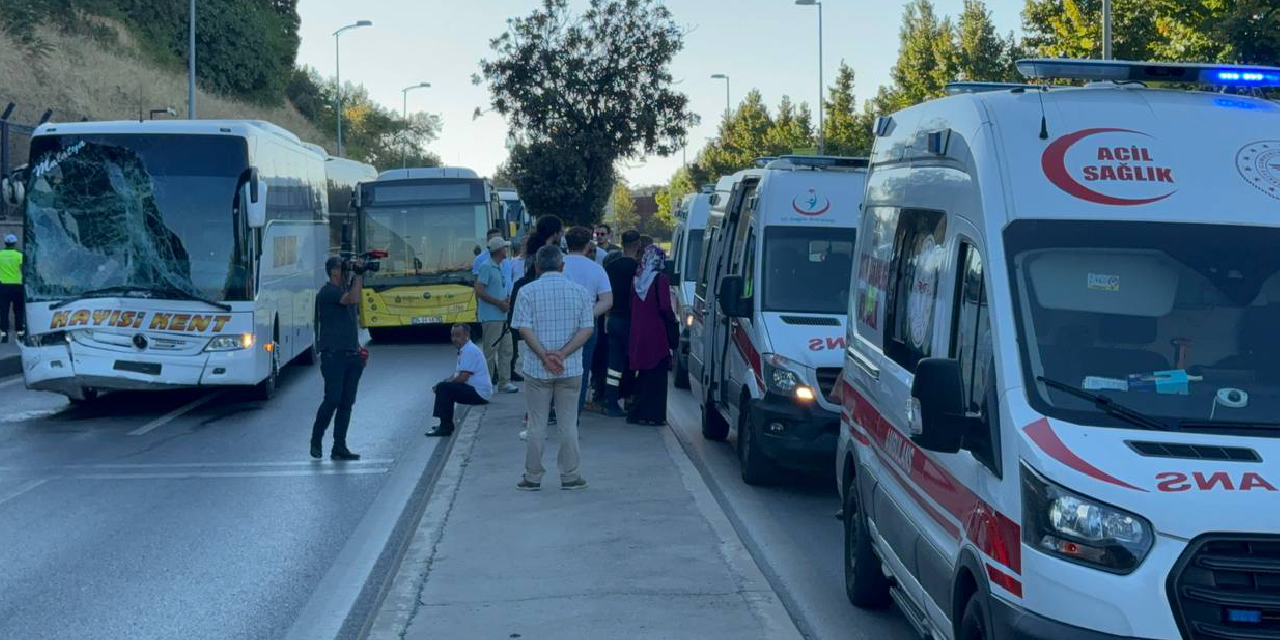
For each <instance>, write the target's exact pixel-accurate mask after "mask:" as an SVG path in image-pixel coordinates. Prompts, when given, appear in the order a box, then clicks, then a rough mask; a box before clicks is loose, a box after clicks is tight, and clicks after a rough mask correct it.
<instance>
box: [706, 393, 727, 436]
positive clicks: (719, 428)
mask: <svg viewBox="0 0 1280 640" xmlns="http://www.w3.org/2000/svg"><path fill="white" fill-rule="evenodd" d="M702 437H703V438H706V439H707V440H711V441H712V442H724V439H725V438H728V437H729V423H728V422H726V421H725V419H724V417H723V416H721V415H720V412H719V411H716V408H715V407H714V406H712V405H711V402H710V401H707V402H705V403H703V405H702Z"/></svg>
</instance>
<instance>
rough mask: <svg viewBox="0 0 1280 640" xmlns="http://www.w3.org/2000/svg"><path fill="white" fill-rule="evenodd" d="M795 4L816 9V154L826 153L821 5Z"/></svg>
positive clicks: (806, 0) (804, 0)
mask: <svg viewBox="0 0 1280 640" xmlns="http://www.w3.org/2000/svg"><path fill="white" fill-rule="evenodd" d="M796 4H798V5H800V6H804V7H809V6H814V5H816V6H817V7H818V153H826V152H827V139H826V135H824V132H823V127H824V124H823V117H822V111H823V109H822V94H823V92H824V91H826V89H827V87H826V85H824V84H823V83H822V3H821V2H818V0H796Z"/></svg>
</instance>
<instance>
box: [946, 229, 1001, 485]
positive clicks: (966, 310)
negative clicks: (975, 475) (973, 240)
mask: <svg viewBox="0 0 1280 640" xmlns="http://www.w3.org/2000/svg"><path fill="white" fill-rule="evenodd" d="M982 271H983V269H982V254H980V253H979V252H978V249H977V247H975V246H973V245H972V244H969V243H967V242H965V243H962V244H961V245H960V257H959V263H958V268H957V269H956V279H957V281H956V304H955V318H954V320H953V321H952V330H951V331H952V335H951V357H952V358H955V359H956V360H959V361H960V378H961V381H962V383H963V387H964V390H963V398H964V406H965V413H968V414H970V415H974V416H978V417H979V418H980V419H981V422H982V426H981V427H978V428H976V429H975V431H974V433H972V434H971V435H970V436H966V440H967V441H966V448H968V449H970V450H971V451H972V452H973V455H974V457H975V458H977V459H978V460H980V461H982V462H983V463H984V464H986V465H987V467H989V468H991V469H992V470H994V471H996V473H997V475H998V474H999V465H998V459H999V433H1000V431H999V425H998V424H997V421H998V420H999V412H1000V410H999V408H998V407H994V406H989V405H990V400H989V398H991V397H992V396H990V395H988V391H990V390H991V388H992V386H993V384H994V382H995V380H994V377H993V373H994V372H993V371H992V369H991V367H992V365H993V364H994V362H995V358H994V355H993V354H992V351H991V317H990V315H989V307H988V305H987V290H986V286H985V285H984V284H983V280H982Z"/></svg>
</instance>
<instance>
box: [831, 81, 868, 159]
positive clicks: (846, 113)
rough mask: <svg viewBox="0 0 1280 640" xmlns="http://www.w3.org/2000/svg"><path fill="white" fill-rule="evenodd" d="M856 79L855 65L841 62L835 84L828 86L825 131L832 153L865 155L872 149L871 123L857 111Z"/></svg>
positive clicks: (838, 154)
mask: <svg viewBox="0 0 1280 640" xmlns="http://www.w3.org/2000/svg"><path fill="white" fill-rule="evenodd" d="M853 80H854V76H853V67H850V66H849V65H847V64H845V63H844V62H841V63H840V70H839V71H837V72H836V81H835V84H834V85H833V86H832V87H831V88H830V89H828V90H827V100H826V110H827V113H826V126H825V127H824V135H825V137H826V152H827V154H829V155H837V156H865V155H867V154H868V153H870V152H871V125H870V123H868V122H867V121H866V119H865V118H864V117H863V116H862V114H860V113H859V112H858V104H857V100H856V99H855V98H854V94H853Z"/></svg>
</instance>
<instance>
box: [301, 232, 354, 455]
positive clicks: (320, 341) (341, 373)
mask: <svg viewBox="0 0 1280 640" xmlns="http://www.w3.org/2000/svg"><path fill="white" fill-rule="evenodd" d="M365 268H366V267H365V261H364V260H363V259H360V260H356V261H355V262H353V263H351V262H348V261H347V260H345V259H343V258H340V257H337V256H334V257H332V258H329V259H328V260H326V261H325V263H324V270H325V273H327V274H328V275H329V282H328V283H327V284H325V285H324V286H323V287H320V291H319V292H318V293H317V294H316V319H317V320H318V321H319V324H320V326H319V327H318V328H317V333H316V348H317V349H318V350H319V351H320V375H322V376H324V401H323V402H321V403H320V410H319V411H316V422H315V425H314V426H312V428H311V457H312V458H320V457H321V456H322V455H324V447H323V444H324V432H325V429H328V428H329V420H330V419H331V418H333V414H334V412H335V411H336V412H337V413H338V417H337V419H336V420H334V422H333V450H332V451H331V452H330V454H329V457H330V458H331V459H333V460H359V459H360V456H359V455H358V454H355V453H352V452H351V450H350V449H348V448H347V426H348V425H350V424H351V405H352V404H354V403H355V401H356V389H357V387H359V385H360V374H362V373H364V365H365V360H364V356H363V354H362V353H361V349H360V327H359V324H358V322H357V321H356V305H358V304H360V294H361V291H362V290H363V287H364V272H365Z"/></svg>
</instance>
